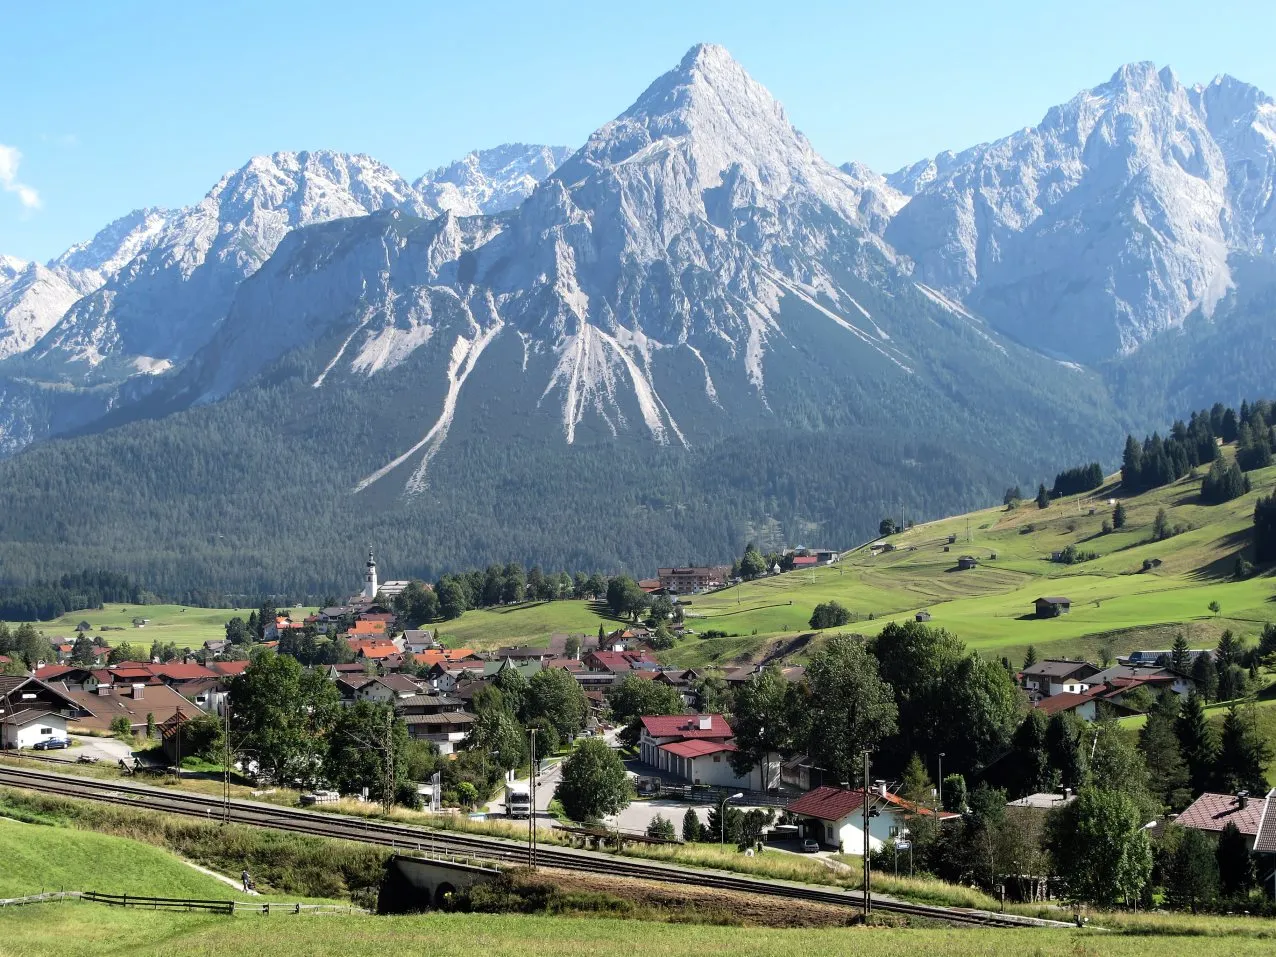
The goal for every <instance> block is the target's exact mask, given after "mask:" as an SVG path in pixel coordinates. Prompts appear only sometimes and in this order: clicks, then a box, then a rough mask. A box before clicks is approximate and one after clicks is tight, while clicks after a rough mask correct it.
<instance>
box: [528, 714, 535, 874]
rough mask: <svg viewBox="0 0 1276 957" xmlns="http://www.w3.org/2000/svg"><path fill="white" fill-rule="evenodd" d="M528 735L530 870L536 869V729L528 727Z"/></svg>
mask: <svg viewBox="0 0 1276 957" xmlns="http://www.w3.org/2000/svg"><path fill="white" fill-rule="evenodd" d="M527 733H528V736H529V737H530V738H531V748H530V752H531V769H532V773H531V782H530V784H529V786H528V789H527V794H528V803H529V804H530V805H531V807H529V808H528V809H527V866H528V867H530V868H531V869H532V870H536V729H535V728H529V729H528V732H527Z"/></svg>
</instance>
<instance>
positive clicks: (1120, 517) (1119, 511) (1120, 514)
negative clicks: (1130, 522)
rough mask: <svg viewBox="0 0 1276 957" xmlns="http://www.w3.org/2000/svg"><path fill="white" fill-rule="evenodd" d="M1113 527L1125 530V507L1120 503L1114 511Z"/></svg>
mask: <svg viewBox="0 0 1276 957" xmlns="http://www.w3.org/2000/svg"><path fill="white" fill-rule="evenodd" d="M1112 527H1113V528H1125V506H1124V505H1122V504H1121V503H1120V502H1117V503H1116V508H1114V509H1113V510H1112Z"/></svg>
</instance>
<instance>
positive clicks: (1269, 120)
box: [0, 46, 1276, 594]
mask: <svg viewBox="0 0 1276 957" xmlns="http://www.w3.org/2000/svg"><path fill="white" fill-rule="evenodd" d="M1274 186H1276V105H1274V104H1273V103H1272V101H1271V100H1270V99H1269V98H1268V97H1266V96H1265V95H1264V94H1262V93H1261V92H1259V91H1258V90H1256V89H1254V88H1253V87H1249V86H1246V85H1245V84H1243V83H1240V82H1239V81H1236V80H1234V79H1232V78H1230V77H1222V78H1220V79H1217V80H1215V81H1213V82H1212V83H1210V84H1209V85H1208V86H1205V87H1186V86H1183V85H1182V84H1180V83H1179V81H1178V80H1177V79H1176V78H1175V77H1174V75H1173V74H1172V73H1171V72H1170V71H1169V70H1168V69H1166V70H1160V71H1158V70H1157V69H1155V68H1154V67H1152V66H1149V65H1146V64H1137V65H1131V66H1126V67H1123V68H1122V69H1120V70H1119V71H1118V72H1117V73H1116V74H1115V75H1114V76H1113V77H1112V78H1111V80H1109V81H1108V82H1107V83H1105V84H1103V85H1102V86H1099V87H1096V88H1095V89H1093V90H1089V91H1086V92H1084V93H1081V94H1080V95H1078V96H1077V97H1076V98H1074V99H1073V100H1072V101H1070V102H1069V103H1067V104H1065V105H1063V106H1059V107H1055V108H1052V109H1050V110H1049V111H1048V112H1047V113H1046V116H1045V118H1044V119H1043V120H1042V122H1041V123H1040V124H1039V125H1038V126H1036V127H1033V128H1030V129H1026V130H1022V131H1020V132H1018V133H1015V134H1013V135H1012V136H1009V137H1007V138H1006V139H1004V140H1001V141H998V142H996V143H990V144H984V145H981V146H977V147H974V148H971V149H968V150H965V151H964V152H961V153H944V154H941V155H940V156H937V157H935V158H933V159H927V160H922V161H920V162H918V163H915V164H913V165H911V166H909V167H907V168H905V169H903V170H900V171H899V172H897V173H894V174H892V175H889V176H882V175H878V174H876V173H873V172H872V171H869V170H867V169H865V168H864V167H862V166H860V165H858V164H854V163H848V164H846V165H844V166H842V167H841V168H838V167H836V166H834V165H832V164H831V163H829V162H828V161H826V160H825V159H823V158H821V157H820V156H819V155H818V154H817V153H816V152H815V151H814V149H813V148H812V147H811V144H810V143H809V142H808V141H807V140H806V138H805V137H804V136H803V135H802V134H801V133H800V132H798V131H797V130H796V129H795V128H794V127H793V126H792V125H791V123H790V122H789V120H788V119H787V117H786V115H785V113H784V111H783V109H782V108H781V106H780V105H779V104H778V103H777V102H776V101H775V100H774V99H773V98H772V97H771V96H770V94H769V93H768V92H767V91H766V90H765V89H764V88H763V87H762V86H760V85H759V84H758V83H756V82H755V81H754V80H753V79H751V78H750V77H749V75H748V74H747V73H746V72H745V71H744V69H743V68H742V67H741V66H740V65H739V64H738V63H736V62H735V61H734V60H733V59H732V58H731V57H730V56H729V55H728V54H727V52H726V51H725V50H723V49H722V48H720V47H715V46H699V47H696V48H694V49H693V50H691V51H690V52H689V53H688V54H687V55H686V57H685V58H684V59H683V60H682V62H681V63H679V64H678V65H677V66H676V67H675V68H674V69H673V70H671V71H670V72H668V73H666V74H664V75H663V76H661V77H660V78H658V79H657V80H656V81H655V82H654V83H653V84H652V85H651V86H650V87H649V88H648V89H647V90H646V91H645V92H643V93H642V95H641V96H640V97H639V98H638V99H637V101H636V102H635V103H634V104H633V105H632V106H631V107H630V108H629V109H627V110H626V111H625V112H624V113H622V114H621V115H620V116H619V117H617V118H616V119H614V120H612V121H611V122H609V123H607V124H605V125H604V126H602V127H601V128H600V129H598V130H597V131H596V132H595V133H594V134H593V135H592V136H591V137H590V138H589V140H588V142H586V143H585V144H584V145H583V146H582V147H581V148H580V149H579V150H576V151H575V152H570V151H568V150H566V149H560V148H554V147H545V146H527V145H509V146H502V147H499V148H497V149H494V150H484V151H479V152H476V153H472V154H470V155H469V156H466V157H465V158H463V159H462V160H460V161H458V162H456V163H453V164H451V165H449V166H447V167H444V168H442V169H439V170H435V171H433V172H431V173H429V174H427V175H425V176H423V177H421V178H419V179H417V180H416V181H415V182H409V181H408V180H406V179H404V178H403V177H402V176H400V175H399V174H397V173H396V172H394V171H393V170H391V169H389V168H387V167H386V166H384V165H382V164H380V163H378V162H377V161H375V160H373V159H371V158H370V157H367V156H352V155H344V154H338V153H332V152H324V151H315V152H302V153H276V154H273V155H270V156H260V157H255V158H253V159H252V160H251V161H249V163H248V164H247V165H245V166H244V167H243V168H242V169H240V170H237V171H235V172H233V173H229V174H227V175H226V176H225V177H224V178H223V179H222V180H221V182H219V183H218V184H217V185H216V186H215V187H214V188H213V189H212V191H211V192H209V194H208V195H207V196H206V197H205V198H204V199H203V200H202V201H201V202H199V203H198V204H196V205H194V206H191V207H188V208H185V209H180V210H171V211H165V210H140V211H137V212H135V213H132V214H130V215H129V216H126V217H124V218H123V219H121V220H119V221H118V222H116V223H113V224H111V225H110V226H108V227H106V228H105V229H104V230H102V232H101V233H99V234H98V235H97V236H96V237H94V238H93V239H92V240H91V241H89V242H86V243H83V244H81V245H78V246H76V247H74V248H72V249H71V250H68V251H67V253H65V254H64V255H62V256H60V257H58V258H57V259H55V260H53V261H51V262H49V263H47V264H39V263H23V262H20V261H18V260H15V259H12V258H4V257H0V450H2V451H3V453H4V454H5V455H6V456H8V457H7V458H6V460H5V461H3V462H0V487H3V488H4V489H5V496H4V508H3V509H2V510H0V555H2V556H3V560H2V562H0V577H3V578H5V579H7V580H14V581H24V580H32V579H39V578H49V577H52V576H54V575H56V574H61V573H63V572H66V571H71V570H76V569H81V568H94V567H109V568H112V569H116V570H120V571H126V572H129V573H131V574H133V575H135V576H136V577H137V578H138V579H139V580H142V581H145V582H146V583H147V584H148V585H149V586H150V587H153V588H156V589H162V590H166V591H168V592H170V593H178V592H181V591H182V590H184V589H187V588H190V587H193V586H194V585H196V584H197V583H199V584H207V583H214V582H215V583H217V585H218V586H219V587H224V588H226V589H227V590H230V591H235V592H251V593H259V592H263V591H266V590H273V591H277V592H288V593H292V594H319V593H322V592H324V591H325V590H326V589H328V588H329V587H331V586H332V585H334V584H335V583H337V582H340V581H341V580H342V579H343V576H344V574H345V570H346V568H347V567H348V566H349V564H350V561H351V555H352V554H354V553H355V552H356V551H357V550H358V549H359V548H360V547H361V546H362V543H364V542H366V541H374V542H376V543H377V551H378V554H379V556H381V557H383V559H384V561H385V563H386V564H387V566H388V567H392V568H394V569H396V572H397V573H399V574H402V575H403V576H405V577H406V576H407V575H414V576H425V577H430V576H433V575H436V574H438V573H440V572H442V571H444V570H448V569H453V568H457V567H459V566H464V565H470V564H480V563H486V562H488V561H491V560H511V559H516V560H520V561H523V562H525V563H527V564H533V563H535V564H540V565H543V566H546V567H552V568H568V569H572V570H575V569H599V570H612V569H620V568H627V569H630V570H633V571H638V572H644V573H645V572H647V571H650V570H651V569H652V568H654V566H655V565H656V564H658V563H659V564H670V563H676V562H683V561H702V560H711V559H722V558H725V557H727V556H729V555H731V554H734V553H737V552H738V551H739V549H740V547H741V546H742V545H743V543H744V542H745V541H746V540H754V541H757V542H758V543H759V544H762V545H778V544H781V543H788V544H799V543H805V544H808V545H809V544H811V543H818V544H829V545H836V546H845V545H848V544H850V543H852V542H853V541H857V540H862V539H863V538H865V537H867V536H868V535H869V534H871V532H872V530H874V529H875V528H876V526H877V522H878V520H879V519H880V518H881V517H882V516H883V515H884V514H898V513H899V512H900V510H901V509H902V510H903V511H904V512H905V513H906V514H907V515H908V516H909V517H916V518H924V517H930V516H934V515H938V514H944V513H951V512H954V511H960V510H964V509H968V508H971V507H974V506H976V505H980V504H985V503H986V502H987V501H988V500H989V499H990V498H993V499H995V498H997V497H999V496H1000V495H1001V492H1002V490H1003V489H1004V488H1005V487H1006V486H1007V485H1013V484H1016V483H1018V484H1023V485H1025V486H1029V487H1035V484H1036V483H1037V482H1038V481H1040V480H1042V479H1045V480H1047V481H1049V479H1050V477H1051V476H1053V475H1054V473H1055V472H1056V471H1058V470H1059V469H1061V468H1064V467H1067V466H1071V465H1075V464H1078V463H1079V462H1083V461H1089V460H1091V459H1095V458H1098V459H1100V460H1101V461H1104V462H1105V463H1108V464H1111V463H1112V462H1114V461H1115V458H1116V456H1117V454H1118V452H1119V450H1120V443H1121V440H1122V438H1123V437H1124V434H1125V432H1126V431H1127V430H1140V429H1150V428H1151V427H1153V426H1155V425H1156V424H1159V423H1160V422H1163V421H1165V420H1167V419H1172V418H1174V417H1176V416H1183V415H1185V414H1186V413H1187V412H1189V411H1191V410H1192V409H1194V408H1199V407H1201V406H1207V405H1209V404H1212V403H1213V402H1214V401H1219V400H1221V401H1239V399H1241V398H1242V397H1245V396H1249V395H1254V394H1257V393H1260V392H1270V377H1271V371H1272V370H1273V369H1274V368H1276V337H1273V336H1272V334H1271V313H1272V310H1273V307H1274V306H1276V196H1274Z"/></svg>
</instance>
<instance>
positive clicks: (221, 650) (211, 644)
mask: <svg viewBox="0 0 1276 957" xmlns="http://www.w3.org/2000/svg"><path fill="white" fill-rule="evenodd" d="M228 648H230V642H229V641H227V640H226V639H225V638H209V639H208V641H206V642H204V650H205V651H206V652H208V653H209V654H210V655H224V654H225V653H226V650H227V649H228Z"/></svg>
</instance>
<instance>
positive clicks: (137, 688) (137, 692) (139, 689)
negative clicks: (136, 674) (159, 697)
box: [133, 684, 146, 701]
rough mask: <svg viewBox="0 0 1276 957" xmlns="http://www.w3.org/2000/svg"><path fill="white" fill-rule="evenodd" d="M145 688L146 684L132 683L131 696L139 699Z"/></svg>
mask: <svg viewBox="0 0 1276 957" xmlns="http://www.w3.org/2000/svg"><path fill="white" fill-rule="evenodd" d="M145 689H146V685H142V684H135V685H133V698H134V699H135V700H137V701H141V700H142V697H143V694H144V693H145Z"/></svg>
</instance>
